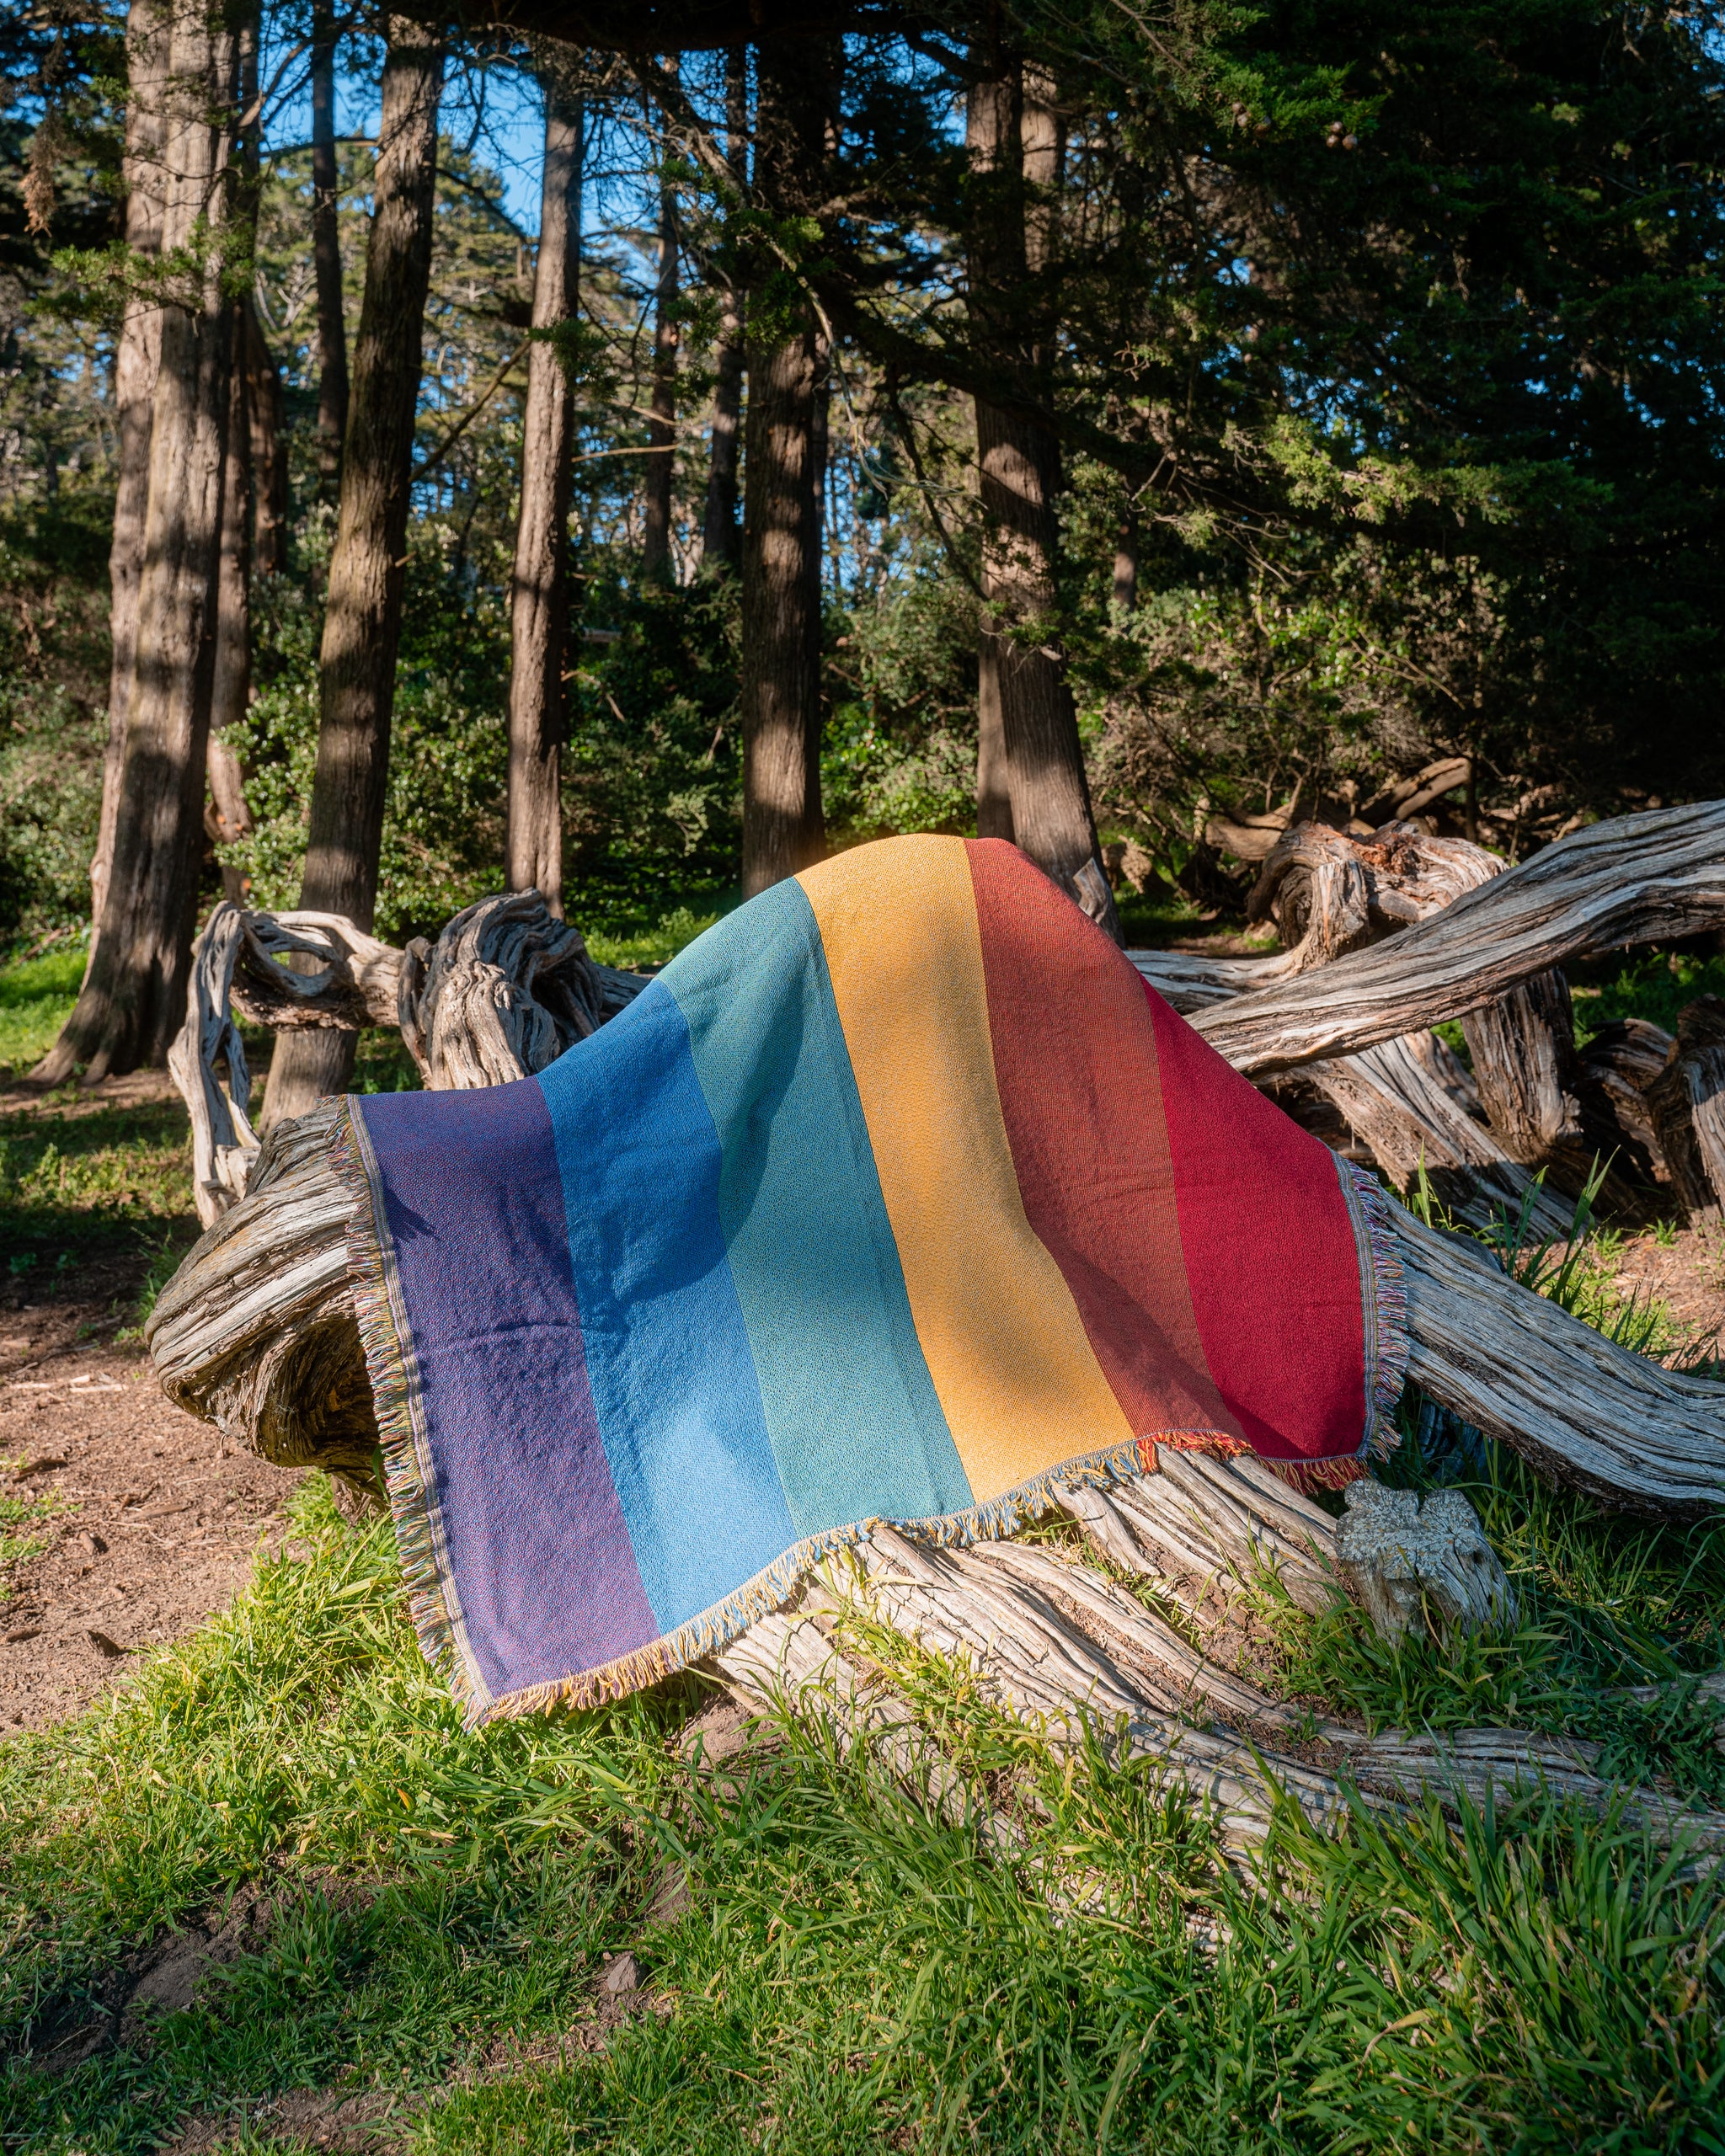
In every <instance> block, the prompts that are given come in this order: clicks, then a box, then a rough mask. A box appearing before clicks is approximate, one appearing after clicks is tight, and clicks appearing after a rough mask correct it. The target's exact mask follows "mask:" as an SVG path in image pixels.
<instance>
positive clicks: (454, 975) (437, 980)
mask: <svg viewBox="0 0 1725 2156" xmlns="http://www.w3.org/2000/svg"><path fill="white" fill-rule="evenodd" d="M646 985H647V983H646V979H645V977H644V976H643V975H640V974H623V973H619V972H617V970H616V969H614V968H612V967H609V966H600V965H597V964H595V963H594V961H593V959H592V958H590V957H589V955H588V952H587V946H586V943H585V940H584V939H583V937H582V936H581V934H580V932H579V930H577V929H574V928H572V927H571V926H569V923H568V922H567V921H558V920H557V919H556V918H555V917H554V916H553V914H552V913H551V911H550V910H549V909H548V908H547V905H546V904H545V901H544V899H542V898H541V897H540V895H539V894H538V893H537V891H512V892H509V893H507V894H505V895H504V896H502V897H500V898H494V899H480V901H479V903H478V905H472V906H469V907H467V910H466V911H465V912H462V913H458V914H457V915H456V916H455V918H454V920H453V921H451V922H450V923H449V924H448V926H446V928H445V929H444V931H443V932H442V934H441V936H440V937H438V939H437V942H436V943H435V946H432V945H430V944H428V943H427V942H425V938H424V937H415V939H414V942H412V943H410V944H409V946H408V948H407V951H406V953H404V956H403V995H402V1013H401V1020H400V1024H401V1032H402V1038H403V1040H404V1041H405V1042H406V1043H407V1045H408V1049H409V1053H410V1054H412V1056H413V1058H414V1062H415V1063H417V1064H418V1065H419V1075H420V1076H421V1077H422V1078H423V1079H424V1081H425V1084H426V1086H428V1087H430V1090H431V1091H434V1092H439V1091H463V1090H467V1089H471V1088H473V1087H474V1086H501V1085H505V1084H506V1083H507V1082H508V1081H510V1079H512V1078H524V1077H526V1076H527V1075H529V1074H530V1073H531V1072H532V1071H535V1070H544V1069H545V1067H546V1065H547V1064H550V1063H554V1062H555V1061H556V1060H557V1059H558V1056H560V1055H561V1054H563V1050H564V1049H568V1048H573V1047H574V1043H576V1042H577V1041H579V1040H585V1038H587V1036H588V1034H589V1033H593V1032H595V1031H596V1030H597V1028H598V1027H600V1026H601V1025H603V1023H604V1022H605V1021H606V1019H607V1018H608V1017H611V1015H612V1014H613V1013H614V1012H615V1011H620V1010H621V1009H622V1007H623V1006H624V1005H625V1004H626V1003H628V1001H631V999H632V998H633V996H635V995H638V993H639V992H640V990H642V989H644V987H645V986H646Z"/></svg>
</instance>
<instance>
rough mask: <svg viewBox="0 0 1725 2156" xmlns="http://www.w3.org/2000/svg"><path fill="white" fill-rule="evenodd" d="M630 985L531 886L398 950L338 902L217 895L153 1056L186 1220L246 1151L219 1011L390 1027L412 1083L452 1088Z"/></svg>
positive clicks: (485, 1078)
mask: <svg viewBox="0 0 1725 2156" xmlns="http://www.w3.org/2000/svg"><path fill="white" fill-rule="evenodd" d="M307 964H309V965H310V968H311V970H309V971H298V972H296V971H292V970H290V969H291V967H293V966H296V965H298V966H302V967H303V966H306V965H307ZM646 985H647V983H646V977H645V976H644V975H642V974H627V973H621V972H619V971H617V969H616V968H614V967H611V966H601V965H598V964H596V963H595V962H594V960H593V959H592V958H590V956H589V955H588V951H587V946H586V944H585V942H584V941H583V940H582V938H581V937H580V935H579V932H578V931H576V930H575V929H573V928H571V927H569V926H568V924H567V923H566V922H563V921H558V920H556V919H555V918H554V917H553V915H552V914H551V912H550V910H549V909H548V908H547V905H546V904H545V901H544V900H543V899H542V898H541V897H540V896H539V894H538V893H537V892H536V891H528V892H510V893H506V894H504V895H503V896H502V897H499V898H492V899H480V901H479V902H478V905H472V906H468V907H467V908H466V909H465V910H463V911H462V912H461V913H458V914H457V915H456V916H455V918H454V919H453V920H452V921H450V922H449V924H448V925H447V926H446V928H445V929H444V931H443V932H442V934H441V936H440V937H438V939H437V942H436V943H435V946H434V945H431V944H428V943H427V942H425V938H424V937H415V939H414V942H412V943H411V944H410V945H409V947H408V948H407V950H405V951H398V950H396V949H395V948H393V946H391V945H389V944H387V943H380V942H378V941H377V938H376V937H371V936H367V935H366V934H365V933H364V931H362V930H360V929H357V928H355V926H354V925H353V923H352V922H351V921H348V920H346V919H344V917H343V916H342V915H339V914H321V913H289V914H269V913H261V912H256V911H251V910H243V909H242V908H240V907H238V906H235V905H228V904H227V903H225V902H224V903H223V904H222V905H219V906H217V907H216V910H215V912H214V913H213V914H211V916H210V920H209V922H208V924H207V926H206V928H205V930H204V932H203V934H202V935H201V936H200V937H199V938H198V942H197V947H196V949H195V953H194V954H193V966H192V983H191V989H190V995H189V996H188V999H187V1010H186V1022H185V1024H184V1027H182V1028H181V1030H180V1033H179V1037H178V1038H176V1040H175V1042H174V1046H173V1048H172V1049H171V1050H170V1051H169V1054H168V1070H169V1072H170V1073H171V1075H172V1076H173V1078H174V1082H175V1084H176V1085H177V1086H179V1090H180V1091H181V1093H182V1094H183V1095H184V1097H185V1102H186V1107H187V1109H188V1111H189V1113H190V1117H191V1124H192V1183H193V1191H194V1195H195V1199H196V1203H197V1208H198V1218H199V1219H200V1221H201V1222H202V1223H203V1225H205V1226H206V1228H207V1227H209V1226H210V1225H211V1224H212V1223H213V1222H214V1221H216V1220H217V1219H220V1217H221V1216H222V1214H223V1213H224V1212H226V1211H227V1209H228V1207H229V1206H231V1205H232V1204H234V1203H236V1202H237V1201H238V1199H239V1198H241V1197H242V1196H243V1194H244V1193H245V1189H246V1179H247V1177H248V1173H249V1171H250V1169H251V1166H252V1163H253V1161H254V1160H255V1158H256V1157H257V1152H258V1134H257V1133H256V1132H255V1131H254V1129H253V1128H252V1124H251V1122H250V1120H249V1117H248V1110H249V1108H250V1106H251V1086H252V1080H251V1072H250V1070H249V1068H248V1065H247V1061H246V1053H245V1045H244V1043H243V1040H242V1039H241V1037H240V1033H239V1029H238V1027H237V1026H236V1025H235V1024H234V1022H233V1017H232V1011H233V1010H235V1009H237V1010H238V1011H239V1012H240V1014H241V1015H242V1016H243V1017H247V1018H249V1019H251V1020H252V1021H253V1022H254V1023H256V1024H259V1025H264V1026H269V1027H273V1028H274V1029H275V1031H277V1032H286V1031H291V1030H293V1029H295V1028H297V1027H307V1026H344V1027H364V1026H387V1027H395V1026H398V1027H400V1029H401V1035H402V1038H403V1041H404V1042H405V1043H406V1044H407V1047H408V1049H409V1053H410V1054H411V1055H412V1056H413V1058H414V1062H415V1064H416V1065H418V1066H419V1075H420V1077H421V1078H422V1079H423V1080H424V1081H425V1085H426V1086H428V1087H430V1089H431V1090H432V1091H454V1090H459V1089H460V1088H462V1087H470V1086H499V1085H503V1084H505V1083H506V1082H507V1081H509V1080H510V1079H512V1078H523V1077H526V1076H527V1075H529V1074H530V1073H531V1072H532V1071H535V1070H543V1069H544V1068H545V1066H546V1065H547V1064H548V1063H552V1062H554V1061H555V1060H556V1059H557V1058H558V1056H559V1055H561V1054H563V1050H564V1049H567V1048H569V1047H571V1046H573V1044H574V1043H575V1042H576V1041H578V1040H584V1039H585V1038H586V1036H587V1035H588V1034H589V1033H591V1032H592V1031H593V1030H594V1028H595V1027H597V1026H599V1025H601V1024H602V1023H603V1022H604V1021H605V1020H606V1018H608V1017H611V1016H612V1015H613V1014H614V1013H615V1012H617V1011H620V1010H622V1008H623V1006H625V1005H626V1004H627V1003H628V1002H629V1001H632V1000H633V997H634V996H636V995H638V994H639V992H640V991H641V990H642V989H643V988H644V987H645V986H646ZM224 1073H225V1080H226V1082H225V1084H224Z"/></svg>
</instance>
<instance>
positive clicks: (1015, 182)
mask: <svg viewBox="0 0 1725 2156" xmlns="http://www.w3.org/2000/svg"><path fill="white" fill-rule="evenodd" d="M967 138H968V141H969V151H970V158H971V164H972V167H973V169H974V170H975V173H976V174H977V176H978V179H979V180H980V182H981V184H980V185H979V186H978V187H977V189H976V190H975V199H976V202H977V213H976V216H975V225H974V227H973V234H972V243H971V253H970V280H969V281H970V307H971V311H972V313H973V316H974V318H975V321H976V322H977V324H978V326H979V328H980V329H981V331H982V332H983V334H984V337H985V339H986V342H987V344H988V346H989V348H990V349H991V350H992V351H993V352H994V353H995V354H996V356H997V357H999V358H1000V359H1001V360H1006V361H1007V362H1009V363H1010V364H1011V365H1012V366H1013V368H1014V370H1015V371H1016V372H1017V374H1018V376H1019V378H1020V380H1021V381H1022V382H1023V385H1024V387H1025V388H1026V389H1027V390H1033V389H1034V388H1035V387H1038V386H1039V385H1042V384H1044V383H1045V381H1046V375H1047V358H1048V355H1047V350H1046V344H1045V333H1044V327H1043V324H1042V322H1041V316H1042V314H1043V312H1044V306H1043V302H1042V299H1041V295H1040V292H1039V289H1038V286H1036V284H1035V283H1034V282H1033V271H1036V270H1045V269H1046V268H1048V267H1049V264H1050V263H1051V260H1052V257H1053V253H1054V248H1055V209H1054V200H1055V191H1056V189H1057V185H1058V181H1059V177H1060V165H1061V163H1062V160H1063V152H1064V143H1063V139H1062V136H1061V131H1060V125H1059V123H1058V120H1057V117H1056V115H1055V111H1054V109H1053V106H1052V103H1051V101H1050V99H1049V96H1048V94H1047V93H1046V91H1045V89H1044V88H1042V87H1041V86H1040V85H1039V84H1038V83H1036V82H1035V81H1034V79H1033V80H1032V82H1031V83H1030V85H1029V87H1028V89H1027V84H1026V77H1025V71H1024V69H1023V66H1022V64H1021V63H1020V62H1018V61H1016V60H1009V61H1007V63H1006V64H1005V65H1004V66H1003V67H1001V68H1000V70H999V72H997V73H996V75H995V77H994V78H993V79H992V80H989V81H985V82H981V83H976V84H975V85H974V86H973V88H972V89H971V92H970V98H969V124H968V128H967ZM1027 182H1028V183H1029V184H1028V186H1027V184H1026V183H1027ZM976 447H977V461H978V465H979V467H980V489H981V498H982V509H983V518H984V537H983V555H982V589H983V595H984V597H985V599H986V600H988V601H989V603H990V608H991V613H992V615H993V625H992V629H991V632H988V633H989V640H990V642H991V645H992V649H993V654H994V663H995V668H996V678H997V680H998V685H999V692H1000V706H1001V736H1002V739H1003V740H1004V743H1005V746H1006V754H1007V773H1008V782H1009V787H1010V792H1011V796H1012V834H1013V837H1014V838H1015V840H1016V841H1017V844H1018V845H1019V846H1021V847H1022V848H1023V851H1025V852H1026V853H1027V854H1028V855H1029V857H1030V858H1031V859H1032V860H1033V862H1036V864H1037V866H1038V867H1039V868H1041V869H1042V870H1043V871H1044V873H1046V874H1047V875H1048V876H1049V877H1050V878H1052V879H1053V880H1054V882H1055V883H1057V884H1058V885H1059V886H1060V889H1062V890H1064V891H1065V892H1067V893H1068V894H1070V895H1071V897H1072V898H1073V899H1076V901H1077V903H1078V904H1079V905H1081V906H1082V907H1083V909H1084V910H1085V911H1086V912H1087V913H1088V914H1089V915H1091V916H1092V919H1094V920H1096V921H1098V922H1099V923H1100V924H1101V926H1103V928H1105V929H1106V930H1107V931H1108V933H1109V934H1110V935H1111V936H1113V937H1114V938H1115V940H1116V941H1117V942H1118V941H1119V934H1120V925H1119V916H1118V915H1116V913H1115V910H1114V898H1113V894H1111V893H1110V891H1109V889H1108V878H1107V877H1106V876H1105V875H1104V873H1103V867H1102V861H1101V855H1100V851H1099V849H1098V847H1097V839H1096V821H1095V818H1094V817H1093V815H1092V813H1091V806H1090V785H1089V781H1088V779H1087V776H1086V774H1085V770H1084V754H1083V750H1082V747H1081V744H1080V742H1079V739H1078V717H1077V712H1076V709H1075V708H1074V707H1073V702H1072V695H1071V689H1070V688H1069V687H1068V686H1067V683H1066V675H1065V664H1064V662H1063V660H1062V659H1061V657H1060V653H1059V650H1058V648H1057V645H1056V643H1055V634H1056V632H1055V613H1056V606H1055V561H1056V559H1057V557H1058V552H1059V547H1060V526H1059V518H1058V510H1057V504H1058V502H1059V498H1060V445H1059V442H1058V441H1057V440H1056V438H1055V435H1054V434H1053V432H1052V431H1051V430H1049V428H1047V427H1045V426H1043V425H1041V424H1039V423H1038V422H1037V421H1035V420H1034V419H1027V418H1026V417H1024V416H1023V413H1022V412H1021V411H1012V412H1008V411H1007V410H1006V409H1004V408H1002V407H1001V406H1000V405H998V404H995V403H991V402H988V401H987V400H985V399H984V398H978V399H977V400H976Z"/></svg>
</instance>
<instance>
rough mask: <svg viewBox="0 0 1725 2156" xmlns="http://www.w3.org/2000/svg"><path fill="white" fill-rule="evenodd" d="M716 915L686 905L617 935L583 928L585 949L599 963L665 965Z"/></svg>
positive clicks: (711, 922) (705, 927)
mask: <svg viewBox="0 0 1725 2156" xmlns="http://www.w3.org/2000/svg"><path fill="white" fill-rule="evenodd" d="M718 917H719V916H718V914H716V913H701V914H697V913H692V912H691V910H689V908H688V907H687V906H677V907H676V908H675V909H674V910H672V911H671V912H670V913H668V914H666V915H664V916H663V918H662V919H661V920H660V922H659V923H658V925H657V926H656V927H653V928H644V929H641V930H638V931H635V932H633V933H617V934H611V933H607V932H606V931H605V930H603V929H592V930H590V931H586V939H587V948H588V950H589V951H590V953H592V955H593V957H594V958H596V959H597V960H598V961H599V963H600V964H601V966H622V967H625V968H628V969H635V968H638V967H641V966H663V965H668V964H669V963H670V961H671V960H672V959H673V958H676V954H677V953H678V952H679V951H681V950H684V949H686V947H687V946H688V945H689V944H691V943H692V942H694V940H695V938H696V937H697V936H700V935H702V934H703V933H704V932H705V931H707V930H708V929H709V928H711V927H712V926H713V923H714V922H715V921H717V920H718Z"/></svg>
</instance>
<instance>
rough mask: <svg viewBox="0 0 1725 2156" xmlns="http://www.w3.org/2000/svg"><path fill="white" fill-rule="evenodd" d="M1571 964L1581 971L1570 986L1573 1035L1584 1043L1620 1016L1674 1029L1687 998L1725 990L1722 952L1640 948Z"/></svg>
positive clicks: (1724, 966) (1689, 999)
mask: <svg viewBox="0 0 1725 2156" xmlns="http://www.w3.org/2000/svg"><path fill="white" fill-rule="evenodd" d="M1575 970H1576V971H1577V972H1578V974H1579V975H1580V978H1578V979H1576V980H1575V981H1573V983H1572V989H1571V992H1572V994H1573V999H1574V1005H1575V1038H1576V1040H1577V1042H1578V1043H1579V1044H1580V1045H1581V1046H1582V1047H1583V1048H1585V1047H1586V1045H1587V1043H1589V1041H1590V1040H1591V1039H1592V1038H1593V1037H1594V1034H1595V1033H1599V1031H1600V1030H1601V1029H1602V1028H1603V1027H1606V1026H1609V1025H1610V1024H1611V1023H1612V1022H1613V1021H1614V1020H1616V1019H1619V1018H1647V1019H1649V1020H1651V1021H1652V1022H1653V1024H1654V1025H1656V1026H1663V1027H1664V1029H1665V1031H1666V1032H1667V1033H1671V1032H1674V1030H1675V1028H1676V1025H1677V1014H1678V1012H1679V1011H1681V1010H1682V1008H1683V1006H1684V1005H1685V1003H1693V1002H1694V1001H1695V1000H1696V997H1697V996H1698V995H1725V958H1701V957H1699V956H1698V955H1697V954H1696V953H1695V952H1693V951H1669V952H1668V951H1641V952H1637V953H1636V955H1635V956H1634V957H1633V958H1628V959H1626V960H1624V961H1622V962H1621V963H1617V964H1616V965H1615V966H1606V965H1605V964H1602V963H1599V962H1595V963H1594V964H1592V965H1590V966H1584V967H1582V968H1578V969H1575ZM1589 976H1591V978H1589Z"/></svg>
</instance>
